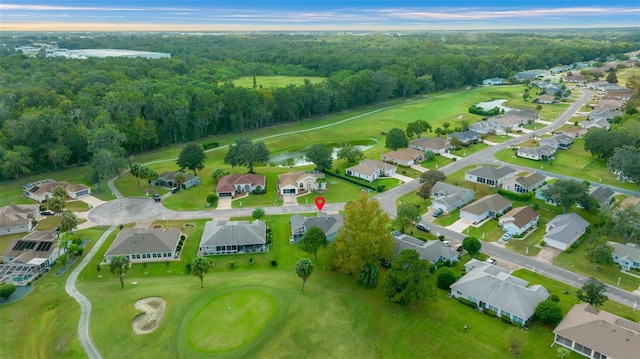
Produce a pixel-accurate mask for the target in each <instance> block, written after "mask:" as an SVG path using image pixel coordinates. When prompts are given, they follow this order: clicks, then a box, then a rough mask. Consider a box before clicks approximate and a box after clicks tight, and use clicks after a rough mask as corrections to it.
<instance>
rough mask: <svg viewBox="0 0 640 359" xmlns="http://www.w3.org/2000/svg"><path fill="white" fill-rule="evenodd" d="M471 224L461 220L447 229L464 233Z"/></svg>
mask: <svg viewBox="0 0 640 359" xmlns="http://www.w3.org/2000/svg"><path fill="white" fill-rule="evenodd" d="M470 225H471V223H469V222H468V221H467V220H466V219H464V218H460V219H458V220H457V221H455V222H454V223H453V224H452V225H450V226H447V229H449V230H452V231H454V232H458V233H462V231H464V230H465V228H467V227H469V226H470Z"/></svg>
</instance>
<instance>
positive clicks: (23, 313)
mask: <svg viewBox="0 0 640 359" xmlns="http://www.w3.org/2000/svg"><path fill="white" fill-rule="evenodd" d="M102 232H103V231H102V230H100V229H86V230H80V231H77V232H76V233H77V234H78V235H80V236H81V237H82V238H83V239H89V240H91V242H89V243H88V244H87V245H86V247H85V253H87V252H88V251H89V250H90V249H91V247H92V246H93V244H94V243H95V241H96V240H97V239H98V238H99V237H100V235H101V234H102ZM77 263H79V261H78V260H77V261H76V262H75V264H72V265H71V266H70V268H69V269H68V270H67V271H65V272H64V274H63V275H61V276H57V277H55V276H53V274H54V273H55V272H56V271H57V270H58V269H59V268H60V264H58V265H57V266H55V267H54V268H53V269H52V270H51V271H49V273H47V274H46V275H45V276H44V277H43V278H42V279H40V280H39V281H37V282H36V283H35V285H34V292H33V293H30V294H29V295H27V297H26V298H23V299H22V300H20V301H18V302H15V303H12V304H8V305H1V306H0V318H2V324H3V326H4V327H3V329H2V330H1V331H0V333H1V335H0V358H25V359H26V358H72V359H74V358H86V354H85V353H84V350H83V349H82V347H81V346H80V341H79V340H78V337H77V332H78V321H79V319H80V307H79V306H78V305H77V304H76V302H75V301H74V300H73V299H72V298H71V297H70V296H69V295H68V294H67V293H66V292H65V290H64V284H65V282H66V280H67V277H68V275H69V273H70V271H71V269H73V267H74V266H75V265H77ZM81 278H82V277H81ZM8 328H10V329H8Z"/></svg>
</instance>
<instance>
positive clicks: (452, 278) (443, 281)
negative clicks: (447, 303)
mask: <svg viewBox="0 0 640 359" xmlns="http://www.w3.org/2000/svg"><path fill="white" fill-rule="evenodd" d="M457 280H458V276H456V273H455V272H454V271H453V269H451V268H446V267H445V268H442V269H440V273H438V279H437V281H436V286H437V287H438V288H440V289H445V290H446V289H449V286H451V285H452V284H453V283H455V282H456V281H457Z"/></svg>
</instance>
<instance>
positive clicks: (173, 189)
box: [171, 187, 180, 193]
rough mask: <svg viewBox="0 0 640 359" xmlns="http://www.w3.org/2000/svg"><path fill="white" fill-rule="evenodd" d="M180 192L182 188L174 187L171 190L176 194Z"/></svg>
mask: <svg viewBox="0 0 640 359" xmlns="http://www.w3.org/2000/svg"><path fill="white" fill-rule="evenodd" d="M179 190H180V187H173V188H172V189H171V193H176V192H178V191H179Z"/></svg>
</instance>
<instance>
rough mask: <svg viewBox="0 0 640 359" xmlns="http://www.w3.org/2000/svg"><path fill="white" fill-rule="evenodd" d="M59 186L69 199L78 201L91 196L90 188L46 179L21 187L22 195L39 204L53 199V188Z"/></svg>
mask: <svg viewBox="0 0 640 359" xmlns="http://www.w3.org/2000/svg"><path fill="white" fill-rule="evenodd" d="M58 186H61V187H63V188H64V189H65V190H66V191H67V196H68V197H69V198H71V199H78V198H80V197H83V196H87V195H89V194H91V187H89V186H85V185H83V184H69V183H67V182H61V181H54V180H52V179H46V180H42V181H38V182H32V183H27V184H26V185H24V186H22V189H23V192H24V195H25V196H27V197H28V198H31V199H32V200H34V201H38V202H40V203H42V202H44V201H46V200H48V199H49V198H51V197H53V190H54V188H56V187H58Z"/></svg>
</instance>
